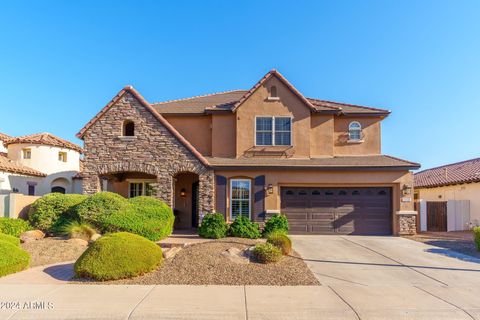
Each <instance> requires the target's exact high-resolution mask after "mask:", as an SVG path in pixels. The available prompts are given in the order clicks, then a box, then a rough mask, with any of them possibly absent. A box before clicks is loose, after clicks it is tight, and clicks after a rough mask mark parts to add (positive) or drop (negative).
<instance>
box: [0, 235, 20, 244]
mask: <svg viewBox="0 0 480 320" xmlns="http://www.w3.org/2000/svg"><path fill="white" fill-rule="evenodd" d="M0 241H4V242H8V243H11V244H13V245H16V246H19V245H20V239H19V238H17V237H14V236H11V235H9V234H4V233H0Z"/></svg>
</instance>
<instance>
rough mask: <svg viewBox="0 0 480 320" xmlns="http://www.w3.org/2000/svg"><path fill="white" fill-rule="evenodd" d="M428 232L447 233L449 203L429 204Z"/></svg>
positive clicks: (434, 202)
mask: <svg viewBox="0 0 480 320" xmlns="http://www.w3.org/2000/svg"><path fill="white" fill-rule="evenodd" d="M427 231H447V202H446V201H429V202H427Z"/></svg>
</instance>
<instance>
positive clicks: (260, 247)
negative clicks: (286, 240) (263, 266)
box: [253, 243, 283, 263]
mask: <svg viewBox="0 0 480 320" xmlns="http://www.w3.org/2000/svg"><path fill="white" fill-rule="evenodd" d="M253 256H254V257H255V259H256V260H257V261H258V262H261V263H273V262H278V261H280V259H282V256H283V255H282V250H280V249H279V248H277V247H275V246H274V245H272V244H271V243H260V244H257V245H256V246H255V248H254V249H253Z"/></svg>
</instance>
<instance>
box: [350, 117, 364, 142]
mask: <svg viewBox="0 0 480 320" xmlns="http://www.w3.org/2000/svg"><path fill="white" fill-rule="evenodd" d="M348 140H351V141H360V140H362V125H361V124H360V122H358V121H352V122H350V124H349V125H348Z"/></svg>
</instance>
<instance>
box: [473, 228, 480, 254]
mask: <svg viewBox="0 0 480 320" xmlns="http://www.w3.org/2000/svg"><path fill="white" fill-rule="evenodd" d="M473 240H474V242H475V246H476V247H477V250H478V251H480V227H474V228H473Z"/></svg>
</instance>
